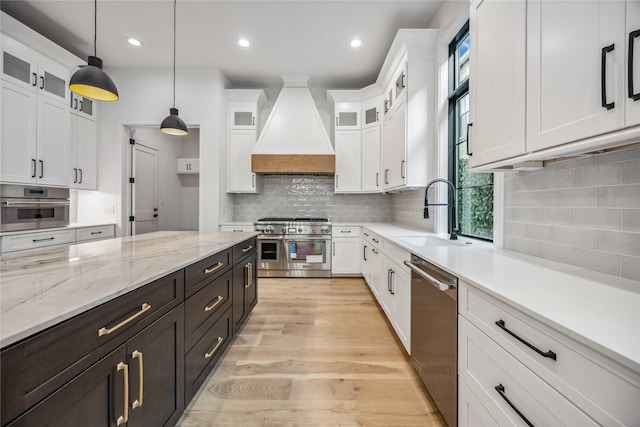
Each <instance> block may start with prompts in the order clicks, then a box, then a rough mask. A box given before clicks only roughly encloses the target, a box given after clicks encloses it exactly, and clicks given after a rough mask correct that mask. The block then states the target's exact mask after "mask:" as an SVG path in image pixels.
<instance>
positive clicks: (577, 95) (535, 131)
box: [479, 0, 627, 151]
mask: <svg viewBox="0 0 640 427" xmlns="http://www.w3.org/2000/svg"><path fill="white" fill-rule="evenodd" d="M526 28H527V150H528V151H536V150H541V149H544V148H548V147H553V146H556V145H560V144H565V143H568V142H572V141H576V140H579V139H583V138H588V137H591V136H595V135H600V134H604V133H607V132H611V131H614V130H617V129H621V128H623V127H624V126H625V124H624V122H625V113H624V105H625V94H624V87H625V84H624V78H625V74H626V68H625V66H624V65H625V63H626V57H627V51H626V50H625V36H626V35H627V34H626V32H625V2H624V1H606V0H602V1H589V2H560V1H533V0H532V1H528V2H527V25H526ZM482 54H483V53H482V52H480V53H479V55H482ZM603 65H604V69H603V68H602V66H603ZM482 108H483V109H484V108H486V107H484V106H483V107H482Z"/></svg>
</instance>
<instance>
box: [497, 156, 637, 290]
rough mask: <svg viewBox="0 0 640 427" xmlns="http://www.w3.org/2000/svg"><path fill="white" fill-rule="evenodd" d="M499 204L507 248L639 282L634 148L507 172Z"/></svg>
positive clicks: (505, 246)
mask: <svg viewBox="0 0 640 427" xmlns="http://www.w3.org/2000/svg"><path fill="white" fill-rule="evenodd" d="M548 191H552V192H553V193H554V196H555V204H552V203H551V197H550V196H548V194H547V192H548ZM505 206H506V207H505V212H504V217H505V225H504V248H505V249H509V250H514V251H516V252H522V253H527V254H530V255H534V256H539V257H542V258H547V259H551V260H554V261H559V262H563V263H566V264H573V265H577V266H580V267H583V268H586V269H590V270H595V271H600V272H604V273H608V274H613V275H617V276H622V277H625V278H629V279H632V280H638V281H640V147H635V148H631V149H625V150H619V151H613V152H610V153H606V154H599V155H589V156H585V157H582V158H577V159H571V160H566V161H561V162H553V163H550V164H549V165H548V166H546V167H545V168H544V169H543V170H542V171H535V172H521V173H519V174H517V175H511V176H509V175H507V176H506V177H505Z"/></svg>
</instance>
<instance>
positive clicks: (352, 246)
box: [331, 226, 360, 276]
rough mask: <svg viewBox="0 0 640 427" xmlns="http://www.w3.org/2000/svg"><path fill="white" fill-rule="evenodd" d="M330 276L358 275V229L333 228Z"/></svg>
mask: <svg viewBox="0 0 640 427" xmlns="http://www.w3.org/2000/svg"><path fill="white" fill-rule="evenodd" d="M331 274H332V275H335V276H339V275H359V274H360V227H347V226H334V227H333V228H332V230H331Z"/></svg>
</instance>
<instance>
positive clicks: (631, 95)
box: [627, 30, 640, 101]
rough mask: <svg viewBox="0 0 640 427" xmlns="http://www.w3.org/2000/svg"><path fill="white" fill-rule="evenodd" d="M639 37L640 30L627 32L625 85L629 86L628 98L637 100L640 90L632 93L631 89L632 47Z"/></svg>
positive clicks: (639, 97) (639, 96)
mask: <svg viewBox="0 0 640 427" xmlns="http://www.w3.org/2000/svg"><path fill="white" fill-rule="evenodd" d="M638 37H640V30H635V31H631V32H630V33H629V57H628V58H627V74H628V76H627V78H628V83H627V87H628V88H629V98H631V99H633V100H634V101H637V100H639V99H640V92H638V93H634V90H633V48H634V45H635V40H636V38H638Z"/></svg>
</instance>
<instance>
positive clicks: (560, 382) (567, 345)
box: [458, 282, 640, 425]
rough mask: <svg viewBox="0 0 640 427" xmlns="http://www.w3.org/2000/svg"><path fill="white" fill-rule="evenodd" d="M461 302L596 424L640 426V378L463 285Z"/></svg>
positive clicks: (484, 328) (465, 312)
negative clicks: (551, 353)
mask: <svg viewBox="0 0 640 427" xmlns="http://www.w3.org/2000/svg"><path fill="white" fill-rule="evenodd" d="M458 301H459V302H458V304H459V305H458V308H459V311H460V314H462V315H463V316H464V317H466V318H467V319H468V320H469V321H471V322H472V323H473V324H474V325H476V326H477V327H478V328H479V329H480V330H482V331H483V332H484V333H486V334H487V335H488V336H489V337H491V338H492V339H493V340H494V341H495V342H497V343H498V344H499V345H500V346H502V347H504V348H505V349H506V350H507V351H508V352H510V353H511V354H512V355H514V356H515V357H516V358H517V359H518V360H520V361H521V362H522V363H523V364H525V365H526V366H528V367H529V368H530V369H531V370H533V371H534V372H535V373H536V374H537V375H539V376H540V377H542V378H543V379H544V380H545V381H547V382H548V383H549V384H551V385H552V386H553V387H554V388H556V389H557V390H558V391H560V392H561V393H562V394H563V395H565V396H566V397H567V398H568V399H570V400H571V401H572V402H574V403H575V404H576V405H578V406H579V407H580V408H582V409H583V410H584V411H585V412H587V413H588V414H589V415H590V416H591V417H593V418H594V419H596V420H597V421H598V422H600V423H602V424H612V425H640V412H639V411H638V410H637V407H636V406H637V405H636V403H634V402H640V374H638V373H637V372H636V373H633V372H630V371H628V370H626V369H625V368H624V367H622V366H619V365H617V364H615V362H612V361H610V360H608V359H605V358H604V357H602V356H599V355H597V354H596V353H594V352H593V351H590V350H589V349H587V348H586V347H584V346H582V345H580V344H579V343H577V342H575V341H573V340H571V339H569V338H568V337H564V336H562V335H561V334H559V333H558V332H556V331H554V330H552V329H551V328H549V327H547V326H545V325H543V324H542V323H540V322H538V321H536V320H535V319H532V318H530V317H528V316H527V315H525V314H523V313H521V312H518V311H517V310H515V309H514V308H512V307H509V306H507V305H506V304H504V303H502V302H500V301H497V300H495V299H494V298H492V297H490V296H488V295H486V294H484V293H482V292H481V291H478V290H476V289H475V288H473V287H471V286H469V285H467V284H465V283H464V282H460V288H459V300H458ZM594 315H595V314H594ZM500 321H502V322H500ZM496 322H500V323H501V325H500V326H499V325H497V324H496ZM501 326H502V327H501ZM503 328H506V329H508V330H509V331H510V332H511V333H513V334H515V335H517V336H518V337H519V338H520V339H522V340H524V341H526V342H527V343H529V344H530V345H532V346H534V347H536V348H537V349H538V350H540V351H541V352H543V353H546V352H548V351H551V352H553V353H554V354H555V358H556V359H555V360H553V359H552V358H551V357H543V356H542V355H540V354H538V353H537V352H536V351H535V350H533V349H531V348H529V347H528V346H527V345H525V344H524V343H522V342H521V341H519V340H518V339H517V338H515V337H514V336H513V335H511V334H510V333H509V332H507V331H505V330H504V329H503ZM549 355H550V354H549ZM612 390H615V393H612V392H611V391H612Z"/></svg>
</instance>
